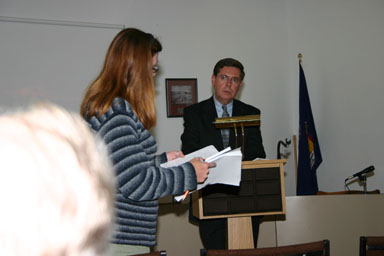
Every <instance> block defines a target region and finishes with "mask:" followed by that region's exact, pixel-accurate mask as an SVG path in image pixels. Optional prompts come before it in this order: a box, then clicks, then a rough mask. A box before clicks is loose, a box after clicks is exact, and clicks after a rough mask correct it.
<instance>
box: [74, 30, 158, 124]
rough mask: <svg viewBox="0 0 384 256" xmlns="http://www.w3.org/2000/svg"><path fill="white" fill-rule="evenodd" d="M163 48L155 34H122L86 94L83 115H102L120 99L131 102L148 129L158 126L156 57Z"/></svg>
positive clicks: (141, 32)
mask: <svg viewBox="0 0 384 256" xmlns="http://www.w3.org/2000/svg"><path fill="white" fill-rule="evenodd" d="M161 50H162V46H161V44H160V42H159V41H158V40H157V39H156V38H154V37H153V35H152V34H148V33H145V32H143V31H141V30H138V29H135V28H126V29H124V30H122V31H120V32H119V33H118V34H117V35H116V36H115V38H114V39H113V40H112V43H111V44H110V46H109V48H108V51H107V54H106V57H105V61H104V66H103V69H102V70H101V72H100V74H99V76H98V77H97V78H96V80H95V81H94V82H93V83H92V84H91V85H90V86H89V87H88V89H87V90H86V92H85V95H84V98H83V101H82V103H81V107H80V113H81V115H83V116H84V115H87V117H88V118H89V117H91V116H93V115H98V116H100V115H102V114H104V113H105V112H107V110H108V109H109V108H110V106H111V104H112V101H113V99H114V98H116V97H120V98H123V99H125V100H127V101H128V102H129V104H130V105H131V106H132V109H133V111H134V112H135V113H136V115H137V117H138V118H139V120H140V121H141V122H142V123H143V125H144V127H145V128H146V129H150V128H151V127H153V126H155V124H156V108H155V86H154V83H153V78H152V57H153V56H154V54H156V53H158V52H160V51H161Z"/></svg>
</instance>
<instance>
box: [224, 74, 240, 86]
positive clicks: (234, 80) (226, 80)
mask: <svg viewBox="0 0 384 256" xmlns="http://www.w3.org/2000/svg"><path fill="white" fill-rule="evenodd" d="M219 79H220V81H221V82H224V83H228V80H230V81H231V83H233V84H239V83H240V78H238V77H229V76H227V75H219Z"/></svg>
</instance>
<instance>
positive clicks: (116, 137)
mask: <svg viewBox="0 0 384 256" xmlns="http://www.w3.org/2000/svg"><path fill="white" fill-rule="evenodd" d="M98 133H99V135H100V136H101V137H102V138H103V140H104V142H105V144H106V145H107V147H108V149H109V154H110V157H111V160H112V162H113V165H114V169H115V174H116V182H117V184H116V186H117V189H118V190H120V192H121V193H122V194H123V195H124V196H125V197H127V198H129V199H130V200H134V201H144V200H155V199H158V198H160V197H163V196H166V195H180V194H182V193H183V192H184V191H186V190H193V189H195V188H196V186H197V180H196V174H195V171H194V168H193V166H192V164H191V163H185V164H182V165H180V166H177V167H172V168H161V167H159V164H160V163H161V162H164V160H166V155H165V154H161V155H158V156H155V155H154V152H156V142H155V141H154V140H153V137H152V136H151V135H150V133H149V131H148V130H146V129H144V127H143V126H142V124H141V123H140V122H139V121H138V120H137V117H136V116H135V115H134V114H133V112H131V113H129V112H128V113H121V112H120V113H114V114H112V115H111V116H109V117H108V119H107V120H106V121H105V122H104V124H103V125H102V127H101V128H100V129H99V131H98Z"/></svg>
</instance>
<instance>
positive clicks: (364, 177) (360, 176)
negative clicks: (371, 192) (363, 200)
mask: <svg viewBox="0 0 384 256" xmlns="http://www.w3.org/2000/svg"><path fill="white" fill-rule="evenodd" d="M358 178H359V180H360V181H361V182H362V183H363V187H364V194H367V176H365V175H364V174H362V175H359V176H358Z"/></svg>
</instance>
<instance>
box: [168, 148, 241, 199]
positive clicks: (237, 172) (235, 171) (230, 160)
mask: <svg viewBox="0 0 384 256" xmlns="http://www.w3.org/2000/svg"><path fill="white" fill-rule="evenodd" d="M228 150H230V148H227V149H224V150H222V151H220V152H218V151H217V149H216V148H215V147H214V146H212V145H211V146H207V147H205V148H202V149H200V150H197V151H195V152H193V153H191V154H188V155H186V156H185V157H184V158H177V159H175V160H172V161H169V162H166V163H164V164H162V165H161V167H165V168H167V167H173V166H178V165H180V164H183V163H185V162H188V161H190V160H192V159H193V158H194V157H201V158H203V159H206V161H209V162H212V161H213V162H215V163H216V167H213V168H210V169H209V174H208V178H207V179H206V180H205V181H204V183H199V184H197V188H196V190H200V189H202V188H204V187H205V186H207V185H211V184H226V185H232V186H240V181H241V158H242V154H241V150H240V148H237V149H234V150H231V151H228ZM218 153H220V154H218ZM210 157H211V159H210ZM192 192H193V191H192ZM183 197H184V196H183V195H180V196H175V200H176V201H181V200H182V199H183Z"/></svg>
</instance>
